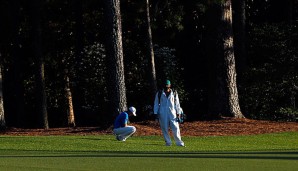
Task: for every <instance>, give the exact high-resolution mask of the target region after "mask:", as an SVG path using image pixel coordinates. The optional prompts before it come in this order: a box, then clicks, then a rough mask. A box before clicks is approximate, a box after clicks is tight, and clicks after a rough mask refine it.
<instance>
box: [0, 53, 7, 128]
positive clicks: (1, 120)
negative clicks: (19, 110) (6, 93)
mask: <svg viewBox="0 0 298 171" xmlns="http://www.w3.org/2000/svg"><path fill="white" fill-rule="evenodd" d="M0 57H1V58H2V56H1V54H0ZM2 92H3V89H2V61H1V60H0V130H3V129H5V127H6V123H5V117H4V105H3V93H2Z"/></svg>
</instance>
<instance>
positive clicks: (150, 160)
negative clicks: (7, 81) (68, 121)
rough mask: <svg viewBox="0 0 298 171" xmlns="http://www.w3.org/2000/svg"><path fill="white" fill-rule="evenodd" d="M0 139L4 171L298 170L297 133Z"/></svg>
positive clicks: (0, 153) (4, 137)
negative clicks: (172, 139)
mask: <svg viewBox="0 0 298 171" xmlns="http://www.w3.org/2000/svg"><path fill="white" fill-rule="evenodd" d="M183 140H184V141H185V144H186V147H177V146H170V147H168V146H164V142H163V139H162V137H160V136H134V137H131V138H129V139H128V140H127V141H126V142H119V141H116V140H115V137H114V136H111V135H103V136H1V137H0V168H2V169H3V170H119V169H125V170H239V169H241V170H297V169H298V132H288V133H277V134H263V135H253V136H222V137H216V136H214V137H183Z"/></svg>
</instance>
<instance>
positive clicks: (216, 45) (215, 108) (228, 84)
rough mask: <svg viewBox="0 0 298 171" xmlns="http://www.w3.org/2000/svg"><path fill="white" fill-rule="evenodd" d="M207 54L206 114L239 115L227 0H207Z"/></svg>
mask: <svg viewBox="0 0 298 171" xmlns="http://www.w3.org/2000/svg"><path fill="white" fill-rule="evenodd" d="M207 14H208V18H209V21H208V23H207V31H208V32H207V35H208V39H207V41H208V42H207V49H208V55H209V56H210V57H209V66H210V67H209V70H208V71H209V76H208V77H209V91H208V115H207V116H205V118H206V119H219V118H221V117H222V116H229V117H235V118H243V117H244V116H243V115H242V113H241V111H240V107H239V100H238V90H237V83H236V69H235V57H234V47H233V46H234V45H233V29H232V11H231V0H227V1H224V2H222V3H216V2H213V3H212V2H211V4H210V5H209V9H208V11H207Z"/></svg>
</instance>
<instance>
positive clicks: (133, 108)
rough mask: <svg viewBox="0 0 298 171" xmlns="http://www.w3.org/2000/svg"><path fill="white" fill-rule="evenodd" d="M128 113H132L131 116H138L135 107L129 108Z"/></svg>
mask: <svg viewBox="0 0 298 171" xmlns="http://www.w3.org/2000/svg"><path fill="white" fill-rule="evenodd" d="M128 112H129V113H130V115H133V116H137V114H136V112H137V110H136V108H135V107H133V106H131V107H129V108H128Z"/></svg>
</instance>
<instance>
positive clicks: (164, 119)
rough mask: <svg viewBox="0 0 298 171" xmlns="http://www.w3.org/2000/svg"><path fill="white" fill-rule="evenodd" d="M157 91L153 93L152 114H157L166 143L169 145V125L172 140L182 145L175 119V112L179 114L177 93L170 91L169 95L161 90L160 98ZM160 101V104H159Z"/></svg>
mask: <svg viewBox="0 0 298 171" xmlns="http://www.w3.org/2000/svg"><path fill="white" fill-rule="evenodd" d="M158 98H159V97H158V92H157V93H156V95H155V100H154V109H153V110H154V114H159V123H160V127H161V130H162V133H163V137H164V140H165V142H166V145H168V146H169V145H171V144H172V142H171V137H170V135H169V126H170V128H171V130H172V133H173V136H174V140H175V142H176V145H177V146H184V142H183V141H182V140H181V135H180V128H179V123H178V121H177V114H180V113H181V111H180V109H181V108H180V102H179V98H178V94H177V93H174V92H173V91H171V93H170V94H169V96H168V97H167V96H166V93H165V92H164V91H162V93H161V96H160V100H159V99H158ZM159 101H160V104H159Z"/></svg>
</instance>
